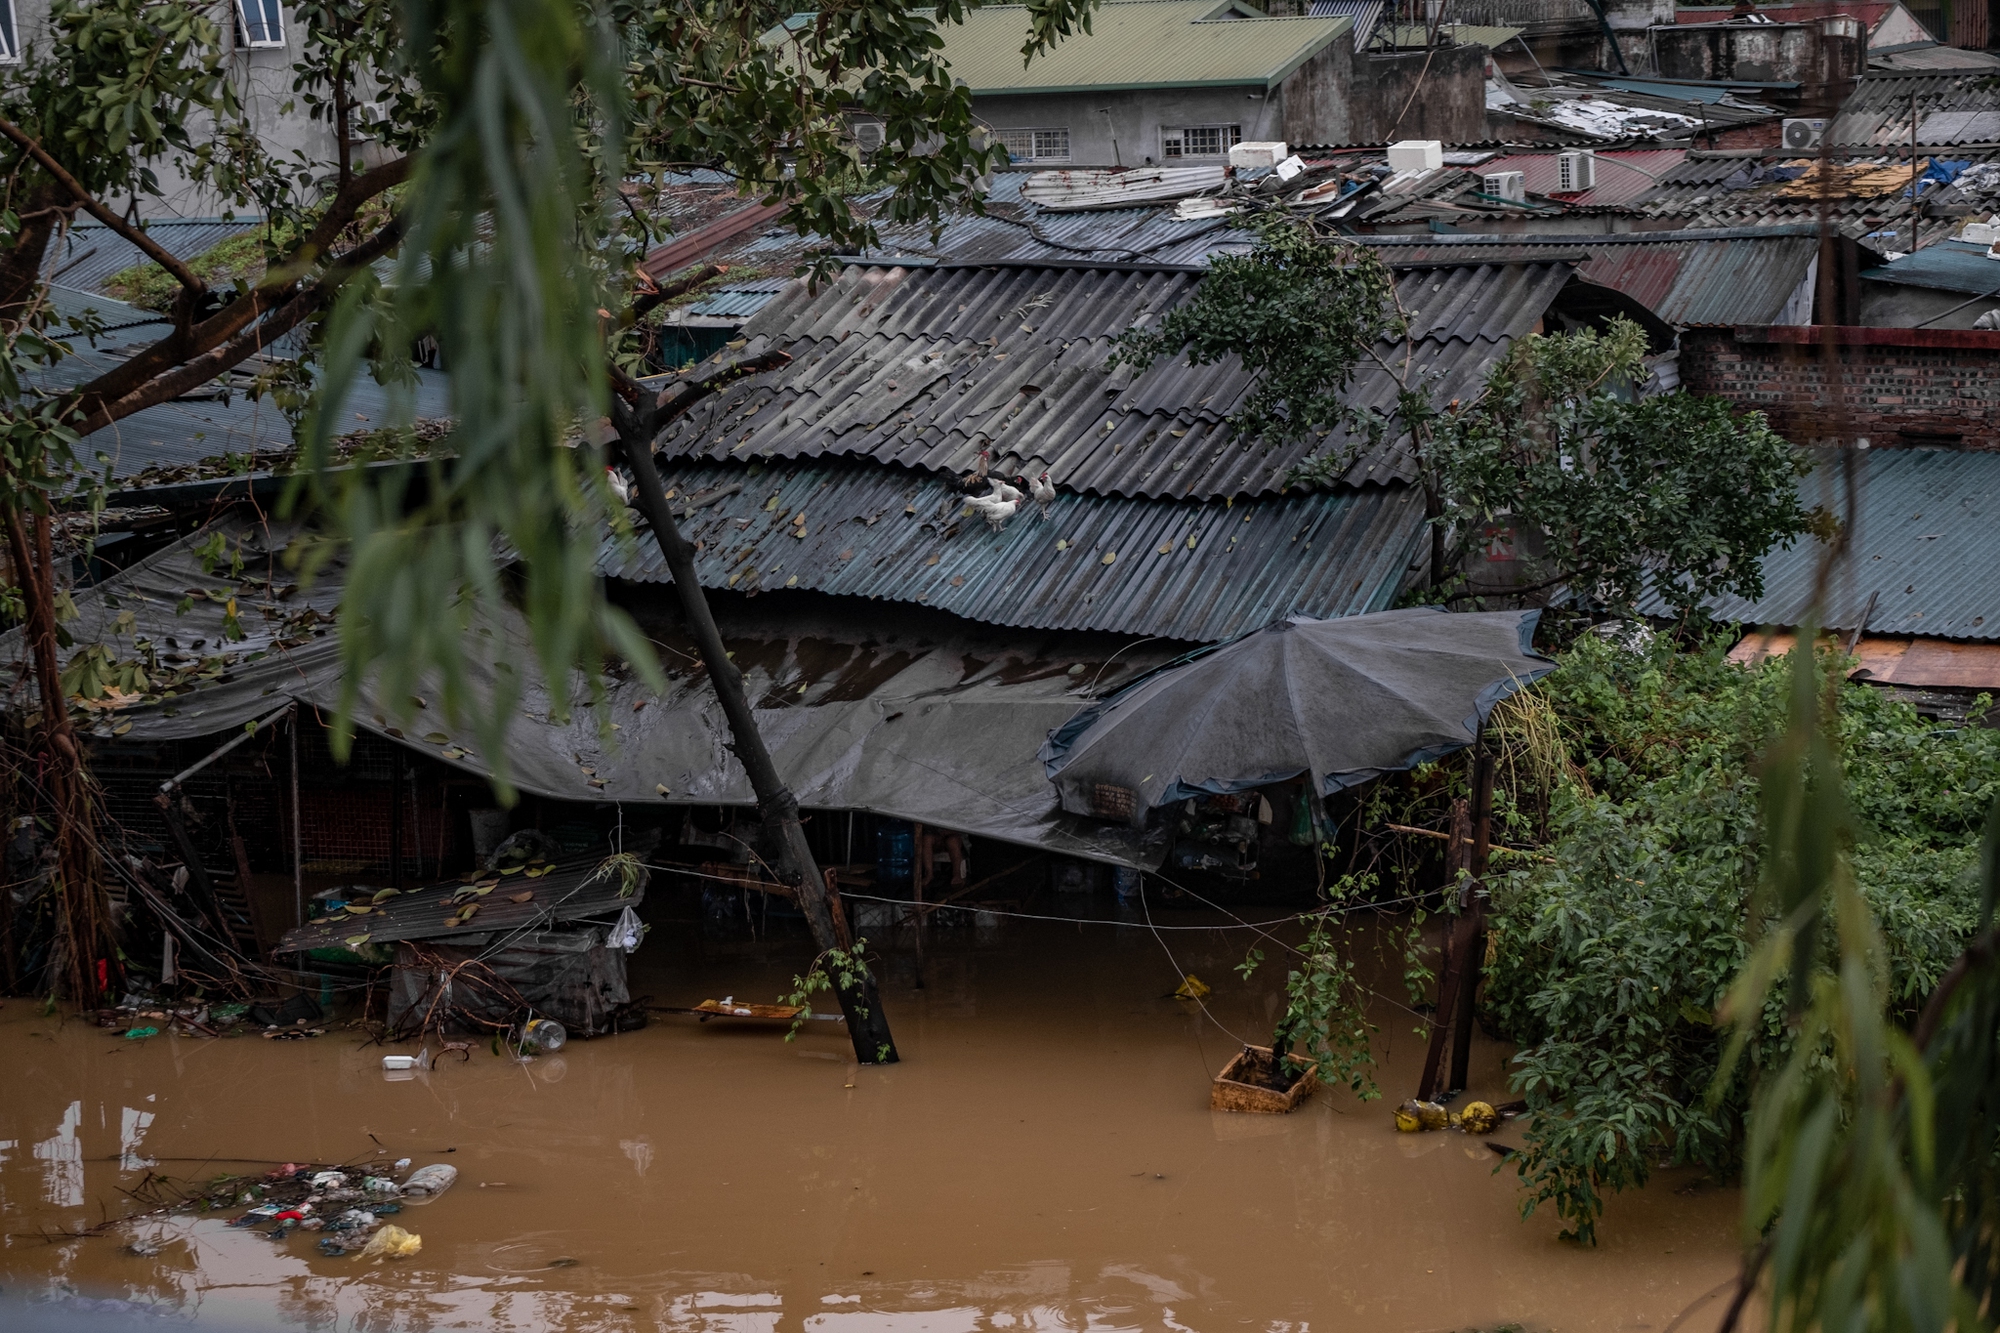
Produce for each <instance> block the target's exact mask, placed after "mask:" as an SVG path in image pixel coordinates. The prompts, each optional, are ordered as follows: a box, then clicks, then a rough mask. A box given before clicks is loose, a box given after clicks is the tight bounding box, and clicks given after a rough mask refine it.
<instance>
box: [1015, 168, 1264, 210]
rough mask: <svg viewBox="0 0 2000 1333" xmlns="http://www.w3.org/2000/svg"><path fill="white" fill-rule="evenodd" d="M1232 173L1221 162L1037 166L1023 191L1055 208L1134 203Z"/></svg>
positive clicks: (1181, 194) (1215, 182)
mask: <svg viewBox="0 0 2000 1333" xmlns="http://www.w3.org/2000/svg"><path fill="white" fill-rule="evenodd" d="M1227 173H1228V168H1227V167H1225V166H1224V165H1223V164H1222V163H1220V162H1218V163H1215V164H1213V165H1210V166H1198V167H1135V168H1132V169H1130V170H1118V169H1114V168H1110V167H1079V168H1075V169H1065V170H1061V171H1037V172H1035V173H1034V174H1032V175H1031V176H1029V177H1028V178H1027V180H1025V181H1023V182H1022V183H1021V187H1020V195H1021V199H1022V201H1023V202H1025V203H1031V204H1037V205H1039V206H1041V207H1042V208H1043V209H1045V210H1047V211H1049V212H1052V213H1075V212H1082V211H1085V210H1090V209H1110V208H1130V207H1132V206H1134V205H1145V204H1155V203H1159V202H1160V201H1162V200H1168V201H1171V200H1175V199H1184V198H1186V197H1187V196H1189V195H1191V194H1200V193H1201V192H1202V191H1204V190H1213V189H1215V188H1217V187H1218V186H1220V185H1221V184H1222V183H1223V181H1224V180H1226V179H1228V174H1227Z"/></svg>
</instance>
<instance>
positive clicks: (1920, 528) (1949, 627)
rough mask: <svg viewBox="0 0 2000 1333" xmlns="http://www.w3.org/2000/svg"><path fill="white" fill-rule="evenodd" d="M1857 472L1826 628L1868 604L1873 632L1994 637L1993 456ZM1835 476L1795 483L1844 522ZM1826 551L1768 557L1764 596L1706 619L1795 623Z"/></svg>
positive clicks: (1890, 462)
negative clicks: (1848, 543)
mask: <svg viewBox="0 0 2000 1333" xmlns="http://www.w3.org/2000/svg"><path fill="white" fill-rule="evenodd" d="M1995 267H2000V265H1996V266H1995ZM1859 463H1860V467H1859V476H1860V489H1859V494H1858V496H1857V497H1856V498H1857V500H1858V505H1857V512H1856V521H1855V523H1854V527H1853V529H1852V532H1851V537H1852V543H1853V544H1852V548H1851V549H1852V554H1851V555H1850V556H1849V558H1848V560H1847V562H1846V565H1845V567H1844V568H1842V569H1840V570H1837V571H1836V572H1835V574H1834V577H1833V581H1832V586H1831V588H1830V589H1829V591H1828V594H1827V607H1826V610H1825V613H1824V614H1823V615H1822V617H1821V621H1822V623H1823V624H1824V625H1825V627H1826V628H1828V629H1834V630H1841V631H1851V630H1853V629H1855V628H1856V627H1857V626H1859V624H1860V620H1861V615H1862V612H1863V610H1864V609H1865V608H1866V607H1867V605H1868V599H1869V597H1870V595H1873V596H1874V598H1875V606H1874V610H1873V611H1872V612H1871V613H1870V614H1869V616H1868V625H1867V629H1868V632H1869V633H1871V634H1913V635H1924V636H1927V637H1936V638H1943V639H2000V577H1996V575H1995V571H1996V570H2000V454H1990V453H1959V452H1954V451H1950V450H1941V449H1870V450H1868V451H1867V452H1866V453H1864V454H1862V456H1861V458H1860V460H1859ZM1841 474H1842V469H1841V468H1840V466H1839V465H1838V464H1837V463H1834V462H1827V463H1825V464H1823V465H1822V466H1821V467H1819V468H1817V469H1815V470H1814V471H1813V472H1812V473H1811V474H1809V475H1808V476H1806V477H1803V478H1801V479H1800V481H1799V493H1800V495H1801V496H1802V497H1803V498H1804V499H1805V501H1806V502H1807V503H1808V504H1823V505H1825V506H1826V507H1827V508H1828V509H1830V510H1832V511H1833V512H1834V513H1836V514H1840V515H1843V516H1844V515H1845V513H1846V504H1847V497H1846V496H1845V494H1844V493H1843V488H1842V484H1841ZM1824 551H1825V548H1824V547H1823V546H1821V544H1820V543H1819V542H1817V541H1815V540H1813V539H1812V538H1810V537H1807V538H1803V539H1801V540H1800V541H1799V542H1797V543H1796V544H1794V545H1793V546H1792V547H1791V548H1790V549H1789V550H1783V551H1773V552H1772V553H1771V554H1769V555H1767V556H1765V557H1764V595H1763V596H1762V597H1760V598H1758V599H1757V600H1756V601H1754V602H1752V601H1748V600H1746V599H1744V598H1740V597H1732V598H1726V599H1723V600H1721V601H1719V602H1717V603H1715V604H1714V605H1713V607H1712V608H1711V609H1712V610H1713V611H1714V612H1715V613H1716V615H1717V616H1719V617H1720V618H1721V619H1724V620H1733V621H1742V622H1744V623H1745V624H1752V625H1781V626H1791V625H1796V624H1798V623H1799V621H1800V620H1801V619H1802V618H1803V617H1804V615H1805V611H1806V607H1807V604H1808V603H1809V602H1810V600H1811V598H1812V591H1813V581H1814V579H1815V577H1816V576H1817V573H1818V569H1819V562H1820V558H1821V556H1822V554H1823V553H1824ZM1647 609H1649V610H1651V611H1654V612H1658V611H1659V610H1660V609H1661V608H1659V607H1658V606H1657V605H1653V606H1649V607H1648V608H1647Z"/></svg>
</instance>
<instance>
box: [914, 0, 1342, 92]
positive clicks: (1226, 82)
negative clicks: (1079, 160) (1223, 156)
mask: <svg viewBox="0 0 2000 1333" xmlns="http://www.w3.org/2000/svg"><path fill="white" fill-rule="evenodd" d="M1350 26H1351V25H1350V21H1349V20H1348V19H1345V18H1269V17H1266V16H1264V15H1262V14H1258V13H1257V11H1255V10H1253V9H1250V8H1249V7H1248V6H1233V5H1230V4H1228V3H1226V0H1106V2H1105V3H1103V4H1100V5H1098V6H1097V8H1096V9H1095V10H1093V11H1092V13H1091V16H1090V29H1091V30H1090V31H1089V32H1088V33H1073V34H1071V35H1070V36H1068V37H1066V38H1064V39H1063V40H1062V41H1060V42H1058V43H1056V45H1055V46H1054V47H1053V48H1051V49H1050V50H1048V51H1046V52H1044V53H1043V54H1041V55H1039V56H1036V57H1035V58H1034V59H1033V60H1031V61H1029V62H1027V66H1026V68H1023V67H1022V61H1021V42H1022V40H1023V39H1024V38H1025V37H1026V36H1027V32H1028V9H1027V6H1025V5H989V6H984V7H981V8H978V9H969V10H967V11H966V14H965V22H964V23H963V24H954V23H947V24H944V25H942V26H940V27H939V29H938V35H939V36H941V37H943V38H944V49H943V50H942V51H940V52H939V53H938V54H939V57H940V58H941V59H942V60H944V61H945V63H947V64H949V65H950V66H951V72H952V76H953V77H954V78H955V79H957V80H959V81H961V82H963V83H964V84H965V85H966V86H967V87H969V88H970V89H971V90H972V93H973V95H974V96H993V95H998V94H1005V93H1057V92H1085V91H1103V90H1107V89H1112V88H1210V87H1235V86H1247V85H1256V86H1259V87H1262V88H1265V89H1267V90H1268V89H1271V88H1275V87H1277V86H1278V84H1279V83H1281V82H1283V80H1284V79H1285V77H1286V76H1287V75H1289V74H1290V73H1291V72H1292V71H1293V70H1296V69H1297V68H1298V67H1299V66H1300V65H1303V64H1304V63H1305V62H1306V61H1308V60H1310V59H1311V58H1312V57H1313V56H1314V55H1316V54H1317V53H1318V52H1319V51H1321V50H1322V49H1324V48H1325V46H1326V45H1327V43H1329V42H1331V41H1332V40H1333V39H1334V38H1336V37H1339V36H1341V35H1342V34H1343V33H1347V32H1349V31H1350Z"/></svg>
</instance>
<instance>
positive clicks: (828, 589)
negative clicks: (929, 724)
mask: <svg viewBox="0 0 2000 1333" xmlns="http://www.w3.org/2000/svg"><path fill="white" fill-rule="evenodd" d="M664 478H665V481H666V483H667V485H668V486H669V487H670V488H672V490H673V491H674V498H673V500H672V501H671V502H670V503H672V504H673V505H674V507H675V514H676V518H677V519H678V520H679V521H680V524H681V528H682V531H683V533H684V534H685V535H686V536H687V538H688V539H689V540H690V541H692V542H696V543H698V544H699V545H698V553H697V557H696V569H697V572H698V574H699V576H700V579H701V582H702V584H703V586H704V587H711V588H728V589H733V590H735V591H738V592H751V593H756V592H772V591H777V590H781V589H787V588H798V589H810V590H813V591H817V592H822V593H829V594H835V595H843V596H853V597H872V598H882V599H886V600H890V601H899V602H912V603H921V604H923V605H926V606H930V607H934V608H937V609H939V610H944V611H949V612H952V613H953V614H956V615H960V616H963V617H965V618H966V619H969V620H976V621H981V622H985V623H988V624H995V625H1013V626H1020V627H1022V628H1032V629H1076V630H1083V629H1089V630H1107V631H1115V632H1119V633H1126V634H1151V635H1160V636H1162V637H1165V638H1170V639H1180V640H1184V641H1188V642H1213V641H1216V640H1220V639H1226V638H1229V637H1231V636H1232V635H1235V634H1238V633H1240V632H1242V631H1244V630H1249V629H1255V628H1257V627H1258V626H1260V625H1264V624H1267V623H1269V622H1270V621H1272V620H1275V619H1277V618H1279V617H1281V616H1287V615H1307V616H1315V617H1327V616H1340V615H1353V614H1358V613H1360V612H1364V611H1379V610H1382V609H1383V608H1385V607H1387V606H1388V605H1389V604H1390V603H1391V601H1393V599H1394V598H1395V595H1396V592H1397V590H1398V588H1399V587H1400V586H1401V584H1402V582H1403V580H1404V578H1405V576H1406V574H1407V572H1408V569H1409V566H1410V562H1411V561H1412V560H1413V559H1414V558H1416V556H1417V554H1418V548H1419V547H1420V546H1421V545H1422V543H1423V537H1424V533H1425V531H1426V527H1425V522H1424V514H1423V499H1422V496H1421V495H1420V494H1419V493H1418V492H1417V491H1416V490H1415V488H1413V487H1407V486H1391V487H1371V488H1369V489H1367V490H1365V491H1343V492H1338V493H1332V494H1329V493H1301V494H1293V495H1285V496H1264V497H1260V498H1258V499H1255V500H1238V501H1235V502H1234V503H1231V502H1227V501H1210V502H1207V503H1202V502H1193V503H1190V502H1187V501H1177V500H1150V499H1128V498H1122V497H1106V496H1090V495H1077V494H1074V493H1069V494H1061V495H1058V496H1057V497H1056V499H1055V501H1054V503H1053V504H1052V505H1051V506H1050V510H1049V513H1048V516H1047V517H1046V519H1044V518H1042V517H1040V516H1039V514H1038V511H1037V510H1036V508H1035V506H1034V504H1033V502H1032V501H1029V502H1025V503H1024V504H1023V505H1022V510H1021V512H1020V513H1019V514H1017V515H1016V516H1015V517H1014V518H1013V519H1011V520H1010V521H1009V522H1008V523H1007V524H1006V526H1005V527H1004V528H1003V529H1001V530H1000V531H997V532H996V531H994V530H993V529H992V528H991V527H989V526H988V524H987V523H986V522H985V520H984V519H982V518H980V517H979V516H978V515H976V514H971V513H968V512H967V511H966V508H965V505H964V497H963V495H961V494H960V493H959V492H958V491H956V490H955V489H953V487H952V486H951V484H950V482H949V481H948V480H947V479H944V478H940V477H937V476H935V475H930V474H925V473H919V472H911V471H908V470H906V469H902V468H891V467H882V466H879V465H874V464H866V463H863V464H854V463H792V464H786V465H782V466H776V467H770V468H763V467H757V466H754V465H751V466H745V465H740V464H715V463H701V464H689V463H680V464H675V465H672V466H670V467H668V468H667V469H666V470H665V474H664ZM731 488H735V489H731ZM602 568H603V569H604V571H605V572H606V573H607V574H611V575H615V576H617V577H620V578H625V579H632V580H637V581H646V582H659V581H665V580H666V579H667V577H668V576H667V574H666V572H665V569H664V566H663V564H662V562H661V559H660V556H659V553H658V550H657V549H656V547H655V546H654V544H653V542H652V541H651V540H650V539H649V538H646V539H642V540H640V541H639V542H637V543H636V544H634V545H632V546H629V547H621V546H620V545H618V544H616V543H610V544H607V546H606V547H605V550H604V553H603V562H602Z"/></svg>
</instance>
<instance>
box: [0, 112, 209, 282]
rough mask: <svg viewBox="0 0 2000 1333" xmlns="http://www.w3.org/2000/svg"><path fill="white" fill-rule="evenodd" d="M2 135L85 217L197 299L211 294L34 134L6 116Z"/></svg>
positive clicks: (1, 118)
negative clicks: (53, 180) (100, 198)
mask: <svg viewBox="0 0 2000 1333" xmlns="http://www.w3.org/2000/svg"><path fill="white" fill-rule="evenodd" d="M0 134H4V135H6V136H7V137H8V138H9V139H12V140H13V141H14V142H15V143H17V144H19V145H21V147H22V149H23V150H25V151H26V152H27V154H28V156H30V157H32V158H34V159H35V161H37V162H39V163H41V165H42V170H44V171H46V172H48V173H49V175H51V176H54V177H55V178H56V180H57V181H58V182H60V183H61V185H62V187H63V188H64V189H65V190H68V191H69V192H70V193H71V194H72V195H74V196H75V197H76V201H77V203H79V204H81V205H83V210H84V211H85V212H86V213H88V214H90V215H91V216H92V217H94V218H96V219H97V220H98V221H99V222H102V223H103V224H104V225H105V226H107V227H109V228H111V230H113V231H115V232H117V233H118V234H119V235H120V236H123V237H124V238H125V239H126V240H128V241H130V242H132V244H134V245H136V246H138V247H139V249H140V250H142V251H144V252H145V255H146V257H147V258H148V259H150V260H152V261H153V262H154V263H155V264H158V265H159V266H160V267H161V268H163V269H165V270H166V271H167V272H169V273H171V274H173V275H174V278H175V280H176V281H178V282H179V283H180V285H181V286H183V287H185V288H187V289H188V290H189V291H190V292H193V293H194V294H195V295H196V296H199V295H201V294H202V293H203V292H205V291H207V290H208V284H207V283H205V282H203V281H202V280H201V279H200V278H197V277H196V276H195V275H194V271H193V270H192V269H190V268H189V267H188V266H187V265H186V264H183V263H182V262H181V261H180V260H178V259H176V258H174V256H173V254H172V253H171V252H169V251H168V250H167V249H166V247H164V246H162V245H161V244H160V243H159V242H158V241H155V240H154V239H153V238H152V237H150V236H148V235H147V234H146V233H145V232H144V231H143V230H141V229H140V228H138V227H135V226H133V225H132V224H131V223H129V222H127V221H125V219H123V218H121V217H119V216H118V215H117V214H116V213H114V212H112V211H111V210H110V209H109V208H106V207H105V206H104V205H103V204H102V203H99V202H98V200H97V199H96V198H95V197H94V196H93V195H92V194H91V193H90V191H88V190H86V189H84V188H83V182H82V181H79V180H78V179H77V178H76V177H74V176H72V175H70V174H69V172H68V171H66V170H65V169H64V168H63V164H62V163H60V162H58V161H56V160H55V159H54V158H53V157H50V156H49V153H48V150H47V149H45V148H43V147H42V146H41V145H40V144H39V143H37V142H35V137H34V136H33V135H32V134H29V133H28V132H27V131H26V130H24V129H22V128H21V127H20V126H19V125H16V124H15V123H14V122H13V121H11V120H8V119H7V118H6V117H5V116H0Z"/></svg>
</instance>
